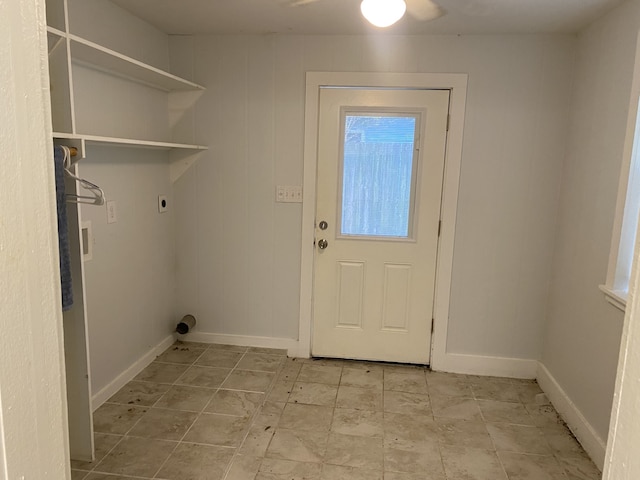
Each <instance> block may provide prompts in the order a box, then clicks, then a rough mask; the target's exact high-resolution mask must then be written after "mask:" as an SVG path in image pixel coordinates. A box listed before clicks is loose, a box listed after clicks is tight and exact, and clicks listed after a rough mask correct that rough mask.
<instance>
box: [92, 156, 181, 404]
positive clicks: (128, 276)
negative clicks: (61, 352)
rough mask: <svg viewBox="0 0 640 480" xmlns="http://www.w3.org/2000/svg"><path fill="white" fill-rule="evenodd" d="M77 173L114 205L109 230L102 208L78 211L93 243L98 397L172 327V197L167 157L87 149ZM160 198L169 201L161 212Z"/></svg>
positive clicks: (94, 378)
mask: <svg viewBox="0 0 640 480" xmlns="http://www.w3.org/2000/svg"><path fill="white" fill-rule="evenodd" d="M80 174H81V175H82V176H83V177H85V178H87V179H88V180H90V181H92V182H94V183H96V184H98V185H100V187H102V189H103V190H104V192H105V195H106V198H107V200H108V201H109V200H115V201H116V205H117V222H116V223H111V224H108V223H107V214H106V207H105V206H102V207H98V206H88V205H83V206H82V219H83V221H87V220H88V221H91V225H92V227H93V236H94V240H95V242H94V245H93V259H92V260H89V261H86V262H85V264H84V266H85V278H86V302H87V307H88V318H89V325H88V328H89V354H90V362H91V375H92V377H91V381H92V392H93V394H96V393H97V392H99V391H100V390H101V389H102V388H104V387H105V386H106V385H107V384H108V383H109V382H111V381H112V380H113V379H114V378H115V377H117V376H118V375H119V374H120V373H122V372H123V371H124V370H126V369H127V368H129V367H130V366H131V365H132V364H134V363H135V362H136V361H137V360H139V359H140V357H142V356H143V355H144V354H145V353H147V352H148V351H149V350H151V349H152V348H153V347H155V346H156V345H158V344H159V343H160V342H161V341H163V340H164V339H165V338H166V337H167V336H168V335H170V334H171V332H172V331H173V330H174V329H175V325H176V323H177V319H176V318H175V315H174V308H175V300H174V299H175V294H174V292H175V268H176V267H175V242H174V236H173V216H174V211H173V208H171V207H172V206H173V196H172V194H171V185H170V182H169V166H168V162H167V152H164V151H160V152H158V151H154V150H146V149H136V148H122V147H100V146H90V147H89V148H88V150H87V159H85V160H83V161H82V163H81V164H80ZM159 194H166V195H167V196H168V201H169V207H170V208H169V211H168V212H166V213H162V214H161V213H159V212H158V195H159Z"/></svg>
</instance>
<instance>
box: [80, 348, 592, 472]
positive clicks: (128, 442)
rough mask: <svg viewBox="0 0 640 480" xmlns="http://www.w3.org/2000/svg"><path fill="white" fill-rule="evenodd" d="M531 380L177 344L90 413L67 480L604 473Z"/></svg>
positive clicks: (262, 350) (273, 352)
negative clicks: (86, 454)
mask: <svg viewBox="0 0 640 480" xmlns="http://www.w3.org/2000/svg"><path fill="white" fill-rule="evenodd" d="M540 392H541V390H540V388H539V387H538V385H537V384H536V383H535V382H534V381H523V380H514V379H504V378H491V377H475V376H466V375H452V374H442V373H434V372H431V371H430V370H428V369H426V368H422V367H413V366H404V365H388V364H377V363H370V362H354V361H343V360H301V359H289V358H287V357H286V356H285V352H284V351H278V350H269V349H262V348H245V347H235V346H229V345H204V344H195V343H176V344H175V345H173V346H172V347H170V348H169V349H168V350H167V351H166V352H164V353H163V354H162V355H160V356H159V357H158V358H157V359H156V361H154V362H153V363H152V364H151V365H150V366H149V367H147V368H146V369H145V370H144V371H143V372H141V373H140V374H139V375H138V376H137V377H136V378H135V379H134V380H133V381H131V382H130V383H129V384H127V385H126V386H125V387H124V388H122V389H121V390H120V391H119V392H118V393H116V394H115V395H114V396H113V397H112V398H110V399H109V401H108V402H107V403H105V404H104V405H103V406H101V407H100V408H99V409H98V410H97V411H96V412H95V414H94V423H95V432H96V433H95V440H96V460H95V461H94V462H92V463H86V462H77V461H74V462H72V473H73V475H72V478H73V480H80V479H83V480H129V479H151V478H155V479H165V480H285V479H286V480H383V479H384V480H596V479H599V478H600V473H599V472H598V470H597V469H596V467H595V466H594V465H593V463H591V461H590V460H589V459H588V457H587V456H586V454H585V453H584V451H583V450H582V448H581V447H580V445H579V444H578V443H577V442H576V441H575V439H574V438H573V437H572V436H571V434H570V433H569V431H568V430H567V428H566V427H565V426H564V424H563V423H562V422H561V421H560V420H559V419H558V417H557V415H556V413H555V411H554V409H553V407H551V406H549V405H538V404H536V395H537V394H538V393H540Z"/></svg>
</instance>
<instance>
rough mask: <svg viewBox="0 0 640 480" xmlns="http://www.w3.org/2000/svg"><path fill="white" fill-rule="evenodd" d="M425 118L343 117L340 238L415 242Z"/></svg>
mask: <svg viewBox="0 0 640 480" xmlns="http://www.w3.org/2000/svg"><path fill="white" fill-rule="evenodd" d="M419 120H420V117H419V114H416V113H402V112H392V113H390V112H353V111H343V112H342V131H343V135H342V141H341V147H342V148H341V157H342V158H341V160H342V168H341V170H342V172H341V173H342V175H341V188H340V192H341V197H342V198H341V202H339V205H340V210H339V212H338V213H339V215H340V233H341V235H342V236H358V237H362V236H371V237H389V238H410V237H411V235H412V231H413V210H414V199H415V188H416V185H415V183H416V167H417V148H416V136H417V132H418V131H419Z"/></svg>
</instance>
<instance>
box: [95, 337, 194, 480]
mask: <svg viewBox="0 0 640 480" xmlns="http://www.w3.org/2000/svg"><path fill="white" fill-rule="evenodd" d="M173 345H175V343H174V344H172V345H171V346H173ZM169 348H171V347H169ZM205 351H206V349H205V350H203V352H202V353H201V354H200V355H199V356H198V358H200V357H201V356H202V355H203V354H204V352H205ZM163 353H164V352H163ZM159 356H160V355H158V357H159ZM158 357H156V359H157V358H158ZM154 361H155V360H154ZM196 361H197V358H196V360H194V361H193V362H192V363H191V364H186V365H187V370H188V369H189V367H190V366H192V365H193V364H194V363H195V362H196ZM158 363H163V362H158ZM181 365H185V364H181ZM185 372H186V370H185ZM182 375H184V372H183V373H182V374H180V375H179V376H178V378H176V379H175V380H174V382H173V383H171V384H170V385H171V386H170V387H169V389H168V390H167V391H166V392H164V393H163V394H162V396H161V397H160V398H158V400H156V401H155V402H154V403H153V405H155V404H156V403H158V402H159V401H160V399H161V398H162V397H164V396H165V395H166V394H167V393H168V392H169V390H171V387H173V386H175V385H176V382H177V381H178V379H179V378H180V377H181V376H182ZM149 383H154V382H149ZM164 385H167V384H164ZM145 408H147V411H146V412H144V414H142V415H141V416H140V418H139V419H138V420H137V421H136V422H135V423H134V424H133V425H132V426H131V428H129V430H127V431H126V433H125V434H124V435H123V436H122V438H121V439H120V441H119V442H118V443H117V444H116V445H114V446H113V448H112V449H111V450H109V453H108V454H107V455H109V454H110V453H111V452H112V451H113V449H115V448H116V446H117V445H119V444H120V443H122V441H123V440H124V438H125V437H129V438H140V437H136V436H130V435H129V434H130V432H131V431H132V430H133V429H134V428H135V427H136V426H137V425H138V423H140V422H141V421H142V419H143V418H144V416H145V414H146V413H147V412H148V411H149V409H151V408H153V406H150V407H145ZM194 421H195V420H194ZM143 438H146V437H143ZM159 440H161V439H159ZM168 441H171V440H168ZM179 444H180V442H177V443H176V446H175V447H174V448H173V450H172V451H171V453H170V454H169V457H170V456H171V455H172V454H173V452H174V451H175V450H176V448H178V445H179ZM107 455H105V456H104V457H103V460H104V459H105V458H107ZM169 457H167V459H166V460H168V459H169ZM166 460H165V462H163V466H164V463H166ZM100 463H102V460H101V461H100V462H99V463H98V464H97V465H96V467H98V465H99V464H100ZM161 468H162V467H161ZM94 470H95V468H94ZM159 471H160V470H158V471H156V473H155V474H154V475H153V476H152V477H150V478H153V477H155V476H156V475H157V474H158V472H159Z"/></svg>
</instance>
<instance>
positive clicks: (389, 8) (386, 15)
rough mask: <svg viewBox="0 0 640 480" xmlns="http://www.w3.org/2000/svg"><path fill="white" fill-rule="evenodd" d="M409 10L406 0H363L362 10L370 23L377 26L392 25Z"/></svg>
mask: <svg viewBox="0 0 640 480" xmlns="http://www.w3.org/2000/svg"><path fill="white" fill-rule="evenodd" d="M406 10H407V5H406V4H405V3H404V0H362V3H361V4H360V11H362V15H363V16H364V18H366V19H367V20H368V21H369V23H371V24H372V25H375V26H376V27H382V28H384V27H390V26H391V25H393V24H394V23H396V22H397V21H398V20H400V19H401V18H402V16H403V15H404V12H405V11H406Z"/></svg>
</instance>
